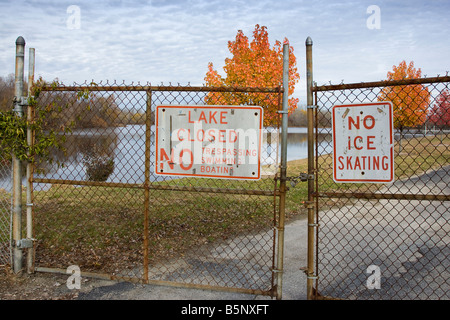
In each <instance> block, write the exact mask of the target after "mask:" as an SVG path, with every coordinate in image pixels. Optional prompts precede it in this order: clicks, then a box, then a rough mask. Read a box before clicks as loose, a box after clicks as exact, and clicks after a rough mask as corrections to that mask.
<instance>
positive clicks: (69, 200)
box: [33, 83, 282, 296]
mask: <svg viewBox="0 0 450 320" xmlns="http://www.w3.org/2000/svg"><path fill="white" fill-rule="evenodd" d="M281 94H282V93H281V90H280V89H279V88H275V89H258V88H253V89H251V88H250V89H249V88H247V89H241V90H238V89H230V88H215V89H214V88H206V87H181V86H160V87H154V86H153V87H152V86H141V85H125V84H116V83H113V84H110V83H106V84H95V85H94V84H83V85H75V86H70V87H68V86H64V85H58V86H53V87H46V88H43V90H42V92H41V94H40V96H39V107H38V108H47V110H54V112H53V111H52V112H51V113H50V116H48V117H47V121H46V123H45V126H47V128H56V129H57V128H60V129H62V128H67V126H70V128H71V130H70V132H71V133H68V134H66V135H65V143H64V150H54V152H53V155H54V160H55V162H53V163H48V162H46V163H43V162H39V164H38V165H37V166H36V168H35V170H34V172H35V174H34V178H33V179H34V183H33V187H34V190H33V198H34V199H33V202H34V221H35V229H34V230H35V236H34V238H36V241H35V254H36V257H35V267H36V268H35V269H36V270H38V271H45V270H55V269H62V270H65V269H66V268H67V267H68V266H70V265H77V266H79V267H80V269H81V271H82V272H90V273H91V274H97V275H99V276H106V277H108V278H111V279H120V280H127V281H135V282H142V283H156V284H171V283H172V284H174V283H175V284H177V285H182V286H200V287H206V288H222V289H227V290H241V291H243V292H251V293H257V294H265V295H272V296H273V295H274V294H275V291H274V288H275V286H276V280H275V276H274V273H275V272H276V250H275V248H276V244H277V227H278V223H279V214H280V212H279V203H278V201H279V190H278V184H277V183H279V182H277V180H276V178H277V176H278V163H279V138H278V137H279V127H278V123H276V122H272V123H270V124H268V125H267V126H266V127H265V129H264V132H263V148H262V165H261V170H262V178H261V179H260V180H257V181H250V180H228V179H214V178H197V177H185V178H181V177H172V176H162V175H157V174H155V172H154V170H155V157H156V146H155V145H156V142H155V125H154V123H155V115H154V113H155V109H156V106H158V105H225V104H226V105H244V104H251V105H259V106H262V107H263V108H264V112H265V119H268V117H269V116H270V115H272V116H273V115H274V114H275V115H277V114H276V111H278V110H279V108H280V104H281ZM274 112H275V113H274ZM266 117H267V118H266ZM275 118H278V117H277V116H275ZM58 164H59V165H58ZM37 171H39V173H37Z"/></svg>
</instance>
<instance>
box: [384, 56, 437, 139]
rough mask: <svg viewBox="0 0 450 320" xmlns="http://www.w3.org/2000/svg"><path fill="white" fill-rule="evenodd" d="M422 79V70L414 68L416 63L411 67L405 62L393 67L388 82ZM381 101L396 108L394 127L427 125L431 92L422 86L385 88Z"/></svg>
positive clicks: (401, 129) (401, 130) (412, 63)
mask: <svg viewBox="0 0 450 320" xmlns="http://www.w3.org/2000/svg"><path fill="white" fill-rule="evenodd" d="M421 77H422V71H421V70H420V68H418V69H416V68H414V62H413V61H411V62H410V63H409V65H407V64H406V62H405V61H402V62H400V64H399V65H398V66H393V69H392V72H391V71H389V72H388V73H387V80H388V81H392V80H406V79H419V78H421ZM378 100H379V101H386V100H388V101H391V102H392V104H393V106H394V127H395V128H397V129H400V132H403V129H404V128H406V127H416V126H420V125H422V124H424V123H425V121H426V119H427V112H428V107H429V104H430V92H429V91H428V89H427V88H426V87H425V86H423V85H421V84H413V85H402V86H392V87H385V88H384V89H383V90H382V91H381V93H380V95H379V97H378Z"/></svg>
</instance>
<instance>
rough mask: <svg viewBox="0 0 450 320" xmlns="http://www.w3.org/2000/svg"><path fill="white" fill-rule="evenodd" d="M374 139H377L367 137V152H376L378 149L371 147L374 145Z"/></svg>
mask: <svg viewBox="0 0 450 320" xmlns="http://www.w3.org/2000/svg"><path fill="white" fill-rule="evenodd" d="M372 139H375V136H368V137H367V150H375V149H376V147H371V145H372V144H373V143H374V142H373V140H372Z"/></svg>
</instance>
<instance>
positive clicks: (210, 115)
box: [209, 111, 217, 123]
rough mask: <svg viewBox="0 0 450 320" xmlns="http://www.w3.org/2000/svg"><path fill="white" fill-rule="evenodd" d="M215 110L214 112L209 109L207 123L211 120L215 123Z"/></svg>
mask: <svg viewBox="0 0 450 320" xmlns="http://www.w3.org/2000/svg"><path fill="white" fill-rule="evenodd" d="M216 113H217V111H215V112H214V113H211V111H210V112H209V123H212V120H214V123H217V121H216V118H215V115H216Z"/></svg>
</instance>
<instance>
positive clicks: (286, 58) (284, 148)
mask: <svg viewBox="0 0 450 320" xmlns="http://www.w3.org/2000/svg"><path fill="white" fill-rule="evenodd" d="M283 90H284V91H283V101H282V110H281V111H279V112H280V113H281V114H282V117H281V159H280V163H281V168H280V169H281V170H280V208H279V209H280V217H279V221H278V255H277V294H276V297H277V299H278V300H280V299H281V298H282V289H283V259H284V223H285V222H284V216H285V203H286V171H287V129H288V99H289V43H285V44H284V45H283Z"/></svg>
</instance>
